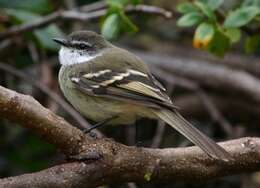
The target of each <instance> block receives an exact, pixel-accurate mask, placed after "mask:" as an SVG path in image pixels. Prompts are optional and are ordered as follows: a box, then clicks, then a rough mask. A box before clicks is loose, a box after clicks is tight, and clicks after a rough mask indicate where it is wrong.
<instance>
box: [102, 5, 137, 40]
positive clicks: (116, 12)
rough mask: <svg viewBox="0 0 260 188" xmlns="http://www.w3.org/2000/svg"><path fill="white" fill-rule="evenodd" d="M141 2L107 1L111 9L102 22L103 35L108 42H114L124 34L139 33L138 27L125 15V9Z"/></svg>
mask: <svg viewBox="0 0 260 188" xmlns="http://www.w3.org/2000/svg"><path fill="white" fill-rule="evenodd" d="M140 2H141V1H140V0H107V3H108V6H109V8H108V11H107V14H106V16H105V17H104V18H103V21H102V28H101V33H102V35H103V36H104V37H105V38H106V39H108V40H113V39H116V38H118V36H119V34H121V33H123V32H127V33H135V32H137V31H138V29H137V26H136V25H135V24H134V23H133V22H132V21H131V20H130V19H129V18H128V17H127V16H126V15H125V13H124V8H125V7H126V6H127V5H129V4H132V5H137V4H139V3H140Z"/></svg>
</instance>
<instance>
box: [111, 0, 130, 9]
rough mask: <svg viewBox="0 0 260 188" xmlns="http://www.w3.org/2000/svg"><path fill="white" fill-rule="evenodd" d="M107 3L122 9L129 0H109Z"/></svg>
mask: <svg viewBox="0 0 260 188" xmlns="http://www.w3.org/2000/svg"><path fill="white" fill-rule="evenodd" d="M107 3H108V5H109V6H110V7H115V8H119V9H122V8H124V7H125V6H126V5H127V4H129V0H107Z"/></svg>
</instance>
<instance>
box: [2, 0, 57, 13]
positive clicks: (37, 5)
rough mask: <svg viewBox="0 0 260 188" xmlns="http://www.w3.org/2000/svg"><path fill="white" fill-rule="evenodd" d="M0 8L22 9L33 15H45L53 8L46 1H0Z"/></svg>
mask: <svg viewBox="0 0 260 188" xmlns="http://www.w3.org/2000/svg"><path fill="white" fill-rule="evenodd" d="M0 7H2V8H11V9H22V10H25V11H30V12H34V13H39V14H42V13H47V12H50V11H51V10H52V9H53V7H52V5H51V3H50V2H49V1H48V0H0Z"/></svg>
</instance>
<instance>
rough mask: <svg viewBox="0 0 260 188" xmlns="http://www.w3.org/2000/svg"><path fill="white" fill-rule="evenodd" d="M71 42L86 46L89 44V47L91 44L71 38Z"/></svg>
mask: <svg viewBox="0 0 260 188" xmlns="http://www.w3.org/2000/svg"><path fill="white" fill-rule="evenodd" d="M71 43H72V45H74V44H82V43H83V44H85V45H87V46H89V47H91V46H92V45H91V44H90V43H88V42H85V41H77V40H73V41H71Z"/></svg>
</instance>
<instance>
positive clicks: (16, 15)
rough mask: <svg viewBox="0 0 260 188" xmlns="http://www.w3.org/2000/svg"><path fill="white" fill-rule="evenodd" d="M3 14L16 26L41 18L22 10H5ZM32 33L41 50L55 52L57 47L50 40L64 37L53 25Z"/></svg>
mask: <svg viewBox="0 0 260 188" xmlns="http://www.w3.org/2000/svg"><path fill="white" fill-rule="evenodd" d="M5 12H6V13H7V14H8V15H10V16H12V17H13V19H14V22H15V23H16V24H22V23H29V22H33V21H36V20H37V19H40V18H41V16H40V15H39V14H35V13H32V12H27V11H23V10H14V9H6V10H5ZM32 33H33V35H34V36H35V38H36V40H37V42H38V43H39V45H40V46H41V47H42V48H45V49H49V50H57V49H58V47H59V46H58V45H57V44H55V43H54V42H53V41H52V38H54V37H57V36H59V37H62V36H64V34H63V32H62V31H61V30H60V29H59V28H58V27H57V26H56V25H55V24H52V25H49V26H48V27H45V28H42V29H37V30H35V31H33V32H32Z"/></svg>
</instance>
